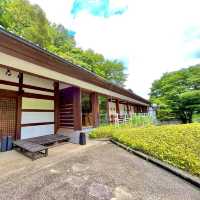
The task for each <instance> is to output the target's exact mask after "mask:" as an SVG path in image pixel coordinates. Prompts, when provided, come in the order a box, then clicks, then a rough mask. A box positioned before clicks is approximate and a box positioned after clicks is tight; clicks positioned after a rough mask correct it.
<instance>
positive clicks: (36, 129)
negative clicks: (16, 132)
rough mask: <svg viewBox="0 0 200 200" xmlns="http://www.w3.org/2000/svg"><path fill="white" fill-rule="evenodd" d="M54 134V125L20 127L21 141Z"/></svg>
mask: <svg viewBox="0 0 200 200" xmlns="http://www.w3.org/2000/svg"><path fill="white" fill-rule="evenodd" d="M50 134H54V124H49V125H40V126H28V127H22V129H21V139H27V138H33V137H38V136H43V135H50Z"/></svg>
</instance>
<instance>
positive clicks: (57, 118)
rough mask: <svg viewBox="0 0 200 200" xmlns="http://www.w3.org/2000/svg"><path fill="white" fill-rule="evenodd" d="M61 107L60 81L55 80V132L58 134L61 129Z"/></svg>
mask: <svg viewBox="0 0 200 200" xmlns="http://www.w3.org/2000/svg"><path fill="white" fill-rule="evenodd" d="M59 107H60V99H59V82H54V122H55V125H54V134H56V133H57V131H58V129H59V110H60V109H59Z"/></svg>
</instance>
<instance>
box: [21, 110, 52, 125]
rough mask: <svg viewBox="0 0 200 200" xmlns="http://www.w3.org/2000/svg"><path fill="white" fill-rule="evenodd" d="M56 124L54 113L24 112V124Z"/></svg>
mask: <svg viewBox="0 0 200 200" xmlns="http://www.w3.org/2000/svg"><path fill="white" fill-rule="evenodd" d="M40 122H54V112H22V122H21V123H22V124H29V123H40Z"/></svg>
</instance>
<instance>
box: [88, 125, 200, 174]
mask: <svg viewBox="0 0 200 200" xmlns="http://www.w3.org/2000/svg"><path fill="white" fill-rule="evenodd" d="M91 135H92V136H93V137H95V136H97V137H98V138H99V137H101V135H102V136H103V137H112V138H113V139H115V140H117V141H119V142H121V143H123V144H125V145H127V146H129V147H131V148H133V149H136V150H139V151H141V152H144V153H146V154H148V155H151V156H153V157H155V158H157V159H160V160H162V161H164V162H167V163H169V164H171V165H173V166H175V167H178V168H180V169H183V170H185V171H187V172H189V173H191V174H194V175H197V176H199V177H200V124H199V123H193V124H185V125H165V126H149V127H143V128H128V127H119V128H116V127H114V126H111V127H110V126H109V127H108V129H107V127H106V126H105V127H100V128H97V129H95V130H94V131H93V132H92V133H91Z"/></svg>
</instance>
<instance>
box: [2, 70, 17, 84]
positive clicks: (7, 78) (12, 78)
mask: <svg viewBox="0 0 200 200" xmlns="http://www.w3.org/2000/svg"><path fill="white" fill-rule="evenodd" d="M6 71H7V69H6V68H3V67H0V80H4V81H10V82H15V83H18V82H19V79H18V72H16V71H14V70H10V71H11V74H12V75H11V76H7V75H6Z"/></svg>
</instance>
